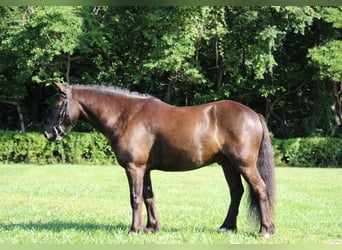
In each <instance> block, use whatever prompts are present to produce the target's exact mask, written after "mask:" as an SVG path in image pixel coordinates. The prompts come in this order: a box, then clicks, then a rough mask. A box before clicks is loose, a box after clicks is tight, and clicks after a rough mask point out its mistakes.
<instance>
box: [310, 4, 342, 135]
mask: <svg viewBox="0 0 342 250" xmlns="http://www.w3.org/2000/svg"><path fill="white" fill-rule="evenodd" d="M319 12H320V14H321V16H322V19H323V22H324V23H323V24H322V25H324V26H325V28H327V29H328V30H330V34H329V35H328V36H325V37H322V38H321V39H322V41H321V43H320V44H318V46H315V47H314V48H311V49H310V50H309V55H308V56H309V58H310V60H311V63H312V64H313V65H314V66H315V67H317V68H318V69H319V70H318V72H317V74H316V75H315V76H316V80H322V81H323V84H324V85H325V86H326V88H327V89H329V90H330V95H331V97H332V105H331V107H332V111H333V114H334V118H335V121H336V124H337V125H338V126H339V127H340V129H341V128H342V41H341V37H342V33H341V29H342V7H327V8H319Z"/></svg>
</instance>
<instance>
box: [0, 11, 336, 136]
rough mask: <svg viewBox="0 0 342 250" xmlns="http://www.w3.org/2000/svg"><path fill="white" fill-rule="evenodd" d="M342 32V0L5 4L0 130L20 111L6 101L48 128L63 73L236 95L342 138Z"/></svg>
mask: <svg viewBox="0 0 342 250" xmlns="http://www.w3.org/2000/svg"><path fill="white" fill-rule="evenodd" d="M341 31H342V7H305V6H304V7H295V6H289V7H269V6H268V7H238V6H234V7H231V6H226V7H195V6H189V7H71V6H70V7H52V6H48V7H45V6H25V7H0V58H1V60H0V102H1V103H0V116H1V117H0V118H1V119H0V129H4V128H13V126H14V125H13V124H14V123H15V119H16V118H15V117H14V118H11V117H12V116H10V115H9V114H8V113H9V112H8V110H9V106H8V105H7V106H6V103H5V102H3V101H6V102H8V101H10V102H16V103H19V104H20V106H21V108H22V109H23V113H24V119H25V121H26V124H27V125H28V127H29V129H30V130H38V129H40V128H41V126H42V124H43V120H44V118H45V116H46V113H47V108H48V106H49V105H48V103H49V102H50V99H49V97H51V95H52V94H53V89H52V87H48V86H49V84H50V83H51V82H52V81H60V82H66V83H70V84H76V83H80V84H106V85H116V86H121V87H124V88H128V89H130V90H134V91H139V92H144V93H149V94H152V95H154V96H156V97H159V98H161V99H162V100H164V101H166V102H169V103H171V104H174V105H194V104H200V103H204V102H208V101H213V100H219V99H227V98H229V99H232V100H236V101H239V102H242V103H244V104H247V105H249V106H250V107H252V108H253V109H255V110H256V111H258V112H260V113H263V114H264V115H265V117H266V118H267V120H268V124H269V126H270V128H271V130H272V132H273V133H274V134H275V136H277V137H294V136H311V135H321V136H340V135H341V133H342V132H341V128H342V125H341V124H342V111H341V102H342V41H341V38H342V33H341ZM79 129H81V128H79Z"/></svg>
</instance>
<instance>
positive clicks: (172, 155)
mask: <svg viewBox="0 0 342 250" xmlns="http://www.w3.org/2000/svg"><path fill="white" fill-rule="evenodd" d="M218 153H219V150H218V148H217V147H215V145H208V143H206V144H205V145H204V144H202V143H201V144H195V143H191V142H190V143H189V142H186V141H184V142H183V143H180V144H177V145H174V144H168V143H156V144H155V145H154V146H153V148H152V152H151V155H150V160H151V161H150V163H151V164H150V166H151V167H152V168H153V169H159V170H164V171H187V170H193V169H197V168H200V167H202V166H205V165H208V164H211V163H213V162H215V161H216V159H217V157H218Z"/></svg>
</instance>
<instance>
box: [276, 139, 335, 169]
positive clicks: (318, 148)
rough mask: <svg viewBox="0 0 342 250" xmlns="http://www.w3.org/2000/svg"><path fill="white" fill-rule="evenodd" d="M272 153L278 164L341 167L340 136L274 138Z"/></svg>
mask: <svg viewBox="0 0 342 250" xmlns="http://www.w3.org/2000/svg"><path fill="white" fill-rule="evenodd" d="M273 144H274V153H275V159H276V163H277V164H279V165H283V164H286V165H289V166H303V167H312V166H315V167H341V166H342V139H341V138H293V139H287V140H279V139H274V140H273Z"/></svg>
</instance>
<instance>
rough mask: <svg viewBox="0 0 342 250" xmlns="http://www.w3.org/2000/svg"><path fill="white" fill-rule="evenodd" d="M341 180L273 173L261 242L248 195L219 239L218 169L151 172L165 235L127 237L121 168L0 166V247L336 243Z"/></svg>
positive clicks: (340, 228) (337, 173)
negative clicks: (270, 215)
mask: <svg viewBox="0 0 342 250" xmlns="http://www.w3.org/2000/svg"><path fill="white" fill-rule="evenodd" d="M341 174H342V169H318V168H276V179H277V205H276V215H275V222H276V226H277V232H276V234H275V235H274V236H272V237H271V238H270V239H264V238H259V237H258V234H257V231H258V227H257V226H256V225H253V223H250V222H249V220H248V217H247V214H248V211H247V200H246V199H247V198H246V197H247V192H245V195H244V198H243V200H242V204H241V209H240V215H239V217H238V233H236V234H229V233H218V232H217V229H218V228H219V226H220V225H221V224H222V222H223V220H224V218H225V216H226V212H227V208H228V204H229V199H230V198H229V193H228V187H227V184H226V182H225V180H224V176H223V172H222V170H221V168H220V167H218V166H210V167H206V168H202V169H199V170H195V171H190V172H177V173H171V172H160V171H154V172H152V182H153V187H154V192H155V197H156V202H157V209H158V213H159V217H160V221H161V223H162V226H163V229H162V231H161V232H159V233H156V234H145V235H144V234H137V235H128V234H127V233H128V230H129V228H130V223H131V209H130V203H129V192H128V184H127V180H126V175H125V172H124V170H123V169H122V168H121V167H118V166H80V165H49V166H37V165H20V164H18V165H0V243H20V244H27V243H48V244H65V243H67V244H97V243H99V244H116V243H119V244H125V243H205V244H206V243H208V244H226V243H244V244H246V243H285V244H286V243H311V244H316V243H328V244H329V243H337V244H342V181H341ZM246 190H247V188H246ZM144 215H145V211H144Z"/></svg>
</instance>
